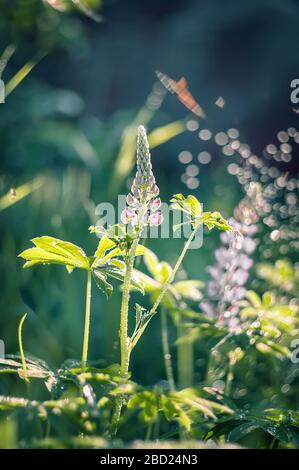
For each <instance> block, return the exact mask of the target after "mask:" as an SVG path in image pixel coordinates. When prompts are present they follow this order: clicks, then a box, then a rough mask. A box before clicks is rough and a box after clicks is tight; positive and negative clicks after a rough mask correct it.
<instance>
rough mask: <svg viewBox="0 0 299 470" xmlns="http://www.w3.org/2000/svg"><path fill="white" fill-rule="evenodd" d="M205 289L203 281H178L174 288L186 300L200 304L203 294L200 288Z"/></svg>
mask: <svg viewBox="0 0 299 470" xmlns="http://www.w3.org/2000/svg"><path fill="white" fill-rule="evenodd" d="M200 287H203V283H202V282H201V281H192V280H188V281H178V282H175V283H174V284H173V288H174V289H175V290H176V291H177V292H178V293H179V294H180V295H181V296H182V297H184V298H185V299H190V300H193V301H194V302H198V301H199V300H201V299H202V293H201V292H200V290H199V288H200Z"/></svg>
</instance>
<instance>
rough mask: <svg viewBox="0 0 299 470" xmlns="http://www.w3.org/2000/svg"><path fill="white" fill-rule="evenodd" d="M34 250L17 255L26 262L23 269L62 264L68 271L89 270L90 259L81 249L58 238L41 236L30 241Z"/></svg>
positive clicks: (30, 249)
mask: <svg viewBox="0 0 299 470" xmlns="http://www.w3.org/2000/svg"><path fill="white" fill-rule="evenodd" d="M32 242H33V244H34V245H35V247H34V248H29V249H27V250H24V251H22V253H20V254H19V257H20V258H23V259H25V260H26V263H25V264H24V266H23V267H24V268H28V267H30V266H33V265H35V264H63V265H64V266H66V268H67V269H68V270H72V269H74V268H82V269H89V267H90V259H89V258H88V257H87V256H86V255H85V253H84V251H83V250H82V248H80V247H79V246H76V245H74V244H73V243H70V242H66V241H63V240H59V239H58V238H54V237H49V236H43V237H37V238H34V239H33V240H32Z"/></svg>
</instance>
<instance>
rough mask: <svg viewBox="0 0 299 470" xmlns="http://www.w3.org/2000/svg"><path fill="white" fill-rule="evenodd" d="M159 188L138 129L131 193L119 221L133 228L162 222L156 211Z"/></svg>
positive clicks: (158, 206) (140, 130) (147, 147)
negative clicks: (135, 162) (135, 164)
mask: <svg viewBox="0 0 299 470" xmlns="http://www.w3.org/2000/svg"><path fill="white" fill-rule="evenodd" d="M158 194H159V188H158V186H157V185H156V180H155V177H154V174H153V170H152V163H151V154H150V151H149V145H148V141H147V136H146V131H145V128H144V127H143V126H139V127H138V134H137V172H136V175H135V178H134V180H133V184H132V187H131V192H130V193H129V194H128V195H127V199H126V201H127V204H128V206H129V207H126V208H125V209H124V210H123V212H122V214H121V220H122V222H123V223H124V224H128V223H131V224H132V225H133V226H137V225H139V226H145V225H153V226H157V225H160V224H161V223H162V222H163V216H162V214H161V212H160V211H159V210H158V209H159V208H160V206H161V200H160V198H157V196H158Z"/></svg>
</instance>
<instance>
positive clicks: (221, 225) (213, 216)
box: [170, 194, 232, 230]
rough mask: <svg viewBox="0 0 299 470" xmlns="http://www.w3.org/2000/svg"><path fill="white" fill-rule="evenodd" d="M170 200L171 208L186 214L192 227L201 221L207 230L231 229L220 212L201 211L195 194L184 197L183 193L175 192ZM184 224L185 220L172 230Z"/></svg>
mask: <svg viewBox="0 0 299 470" xmlns="http://www.w3.org/2000/svg"><path fill="white" fill-rule="evenodd" d="M170 202H171V203H172V208H173V209H175V210H179V211H182V212H184V213H185V214H187V217H189V219H190V222H191V224H192V226H193V227H195V226H198V225H199V224H200V223H202V224H203V225H205V226H206V227H207V228H208V229H209V230H211V229H212V228H214V227H216V228H218V230H232V227H231V226H230V225H229V223H228V222H227V221H226V220H225V219H224V218H223V217H222V215H221V214H220V212H202V205H201V203H200V202H199V201H198V199H197V198H196V197H195V196H192V195H189V196H187V197H185V196H183V194H176V195H175V196H173V198H172V199H171V200H170ZM185 224H186V222H183V223H182V224H178V225H176V226H174V230H176V229H177V228H179V227H180V226H182V225H185Z"/></svg>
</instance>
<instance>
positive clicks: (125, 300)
mask: <svg viewBox="0 0 299 470" xmlns="http://www.w3.org/2000/svg"><path fill="white" fill-rule="evenodd" d="M138 243H139V237H137V238H136V239H135V240H134V241H133V243H132V246H131V249H130V252H129V256H128V258H127V262H126V272H125V278H124V284H123V293H122V301H121V310H120V331H119V334H120V355H121V359H120V374H121V377H122V378H123V379H126V377H127V374H128V370H129V363H130V350H129V338H128V311H129V299H130V289H131V277H132V273H133V268H134V259H135V256H136V250H137V247H138ZM123 401H124V399H123V397H122V396H119V397H117V399H116V401H115V406H114V410H113V415H112V420H111V429H110V434H111V436H115V435H116V433H117V429H118V423H119V419H120V415H121V410H122V406H123Z"/></svg>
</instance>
